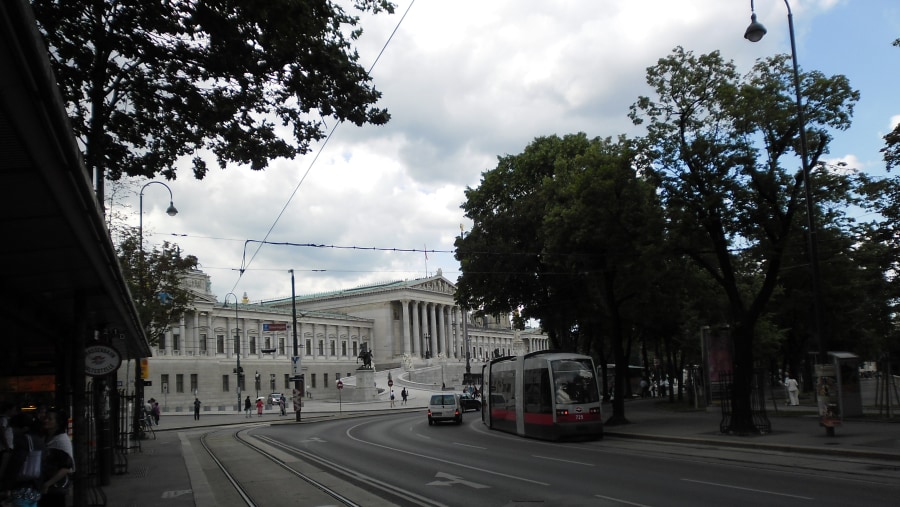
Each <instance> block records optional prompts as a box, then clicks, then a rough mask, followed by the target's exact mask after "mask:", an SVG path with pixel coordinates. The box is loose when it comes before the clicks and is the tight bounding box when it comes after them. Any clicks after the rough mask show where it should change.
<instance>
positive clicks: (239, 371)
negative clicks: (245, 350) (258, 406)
mask: <svg viewBox="0 0 900 507" xmlns="http://www.w3.org/2000/svg"><path fill="white" fill-rule="evenodd" d="M228 296H234V356H235V357H236V358H237V365H236V366H235V368H234V373H235V375H237V410H238V412H240V411H241V379H242V378H244V369H243V368H241V331H240V328H239V327H238V297H237V294H235V293H234V292H229V293H228V294H225V303H224V304H223V305H222V308H228ZM257 398H259V393H257Z"/></svg>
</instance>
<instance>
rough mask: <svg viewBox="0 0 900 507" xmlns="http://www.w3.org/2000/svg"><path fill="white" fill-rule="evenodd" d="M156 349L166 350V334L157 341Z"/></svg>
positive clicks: (162, 334)
mask: <svg viewBox="0 0 900 507" xmlns="http://www.w3.org/2000/svg"><path fill="white" fill-rule="evenodd" d="M156 348H157V349H158V350H166V334H165V333H161V334H160V335H159V336H158V337H157V339H156Z"/></svg>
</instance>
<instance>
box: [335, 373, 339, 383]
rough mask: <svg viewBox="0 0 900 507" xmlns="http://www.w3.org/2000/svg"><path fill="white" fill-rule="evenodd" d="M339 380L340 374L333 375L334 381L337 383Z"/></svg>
mask: <svg viewBox="0 0 900 507" xmlns="http://www.w3.org/2000/svg"><path fill="white" fill-rule="evenodd" d="M340 379H341V374H340V373H335V374H334V381H335V382H337V381H338V380H340Z"/></svg>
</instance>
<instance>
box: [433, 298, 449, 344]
mask: <svg viewBox="0 0 900 507" xmlns="http://www.w3.org/2000/svg"><path fill="white" fill-rule="evenodd" d="M434 306H435V313H436V314H437V322H436V326H437V333H436V334H437V344H438V348H439V349H440V351H439V352H440V353H443V354H444V357H448V354H447V343H446V339H447V336H446V334H445V333H444V305H438V304H435V305H434Z"/></svg>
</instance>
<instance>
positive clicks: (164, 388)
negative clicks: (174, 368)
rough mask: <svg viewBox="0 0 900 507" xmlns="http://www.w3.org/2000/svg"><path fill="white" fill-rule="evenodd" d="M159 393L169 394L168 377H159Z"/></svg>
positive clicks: (164, 375) (166, 375) (165, 375)
mask: <svg viewBox="0 0 900 507" xmlns="http://www.w3.org/2000/svg"><path fill="white" fill-rule="evenodd" d="M159 392H160V393H163V394H166V393H168V392H169V375H168V374H163V375H160V376H159Z"/></svg>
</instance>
